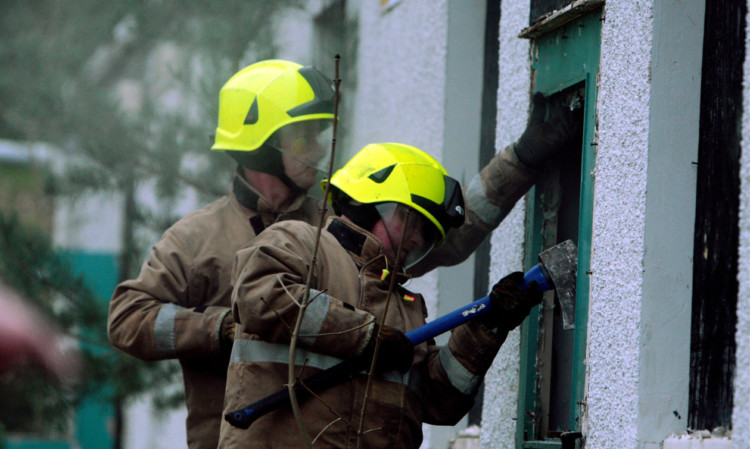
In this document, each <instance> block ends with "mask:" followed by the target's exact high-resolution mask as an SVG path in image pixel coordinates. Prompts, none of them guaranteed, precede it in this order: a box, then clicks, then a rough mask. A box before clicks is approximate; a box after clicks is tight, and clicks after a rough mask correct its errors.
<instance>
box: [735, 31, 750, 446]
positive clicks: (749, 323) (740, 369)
mask: <svg viewBox="0 0 750 449" xmlns="http://www.w3.org/2000/svg"><path fill="white" fill-rule="evenodd" d="M747 21H748V23H750V18H748V19H747ZM745 39H746V42H750V31H747V28H746V37H745ZM743 67H744V70H743V71H744V79H743V99H742V107H743V110H744V111H745V113H744V114H743V116H742V141H741V145H742V155H741V158H740V186H741V191H740V192H741V193H740V222H739V226H740V248H739V270H738V277H739V291H738V294H737V339H736V341H737V357H736V359H737V370H736V372H735V381H734V412H733V414H732V424H733V426H734V428H733V429H732V430H733V433H732V439H733V441H734V448H735V449H748V448H750V143H749V142H748V138H750V114H748V111H750V78H748V74H750V45H748V44H746V45H745V64H744V66H743Z"/></svg>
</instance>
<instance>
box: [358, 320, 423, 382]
mask: <svg viewBox="0 0 750 449" xmlns="http://www.w3.org/2000/svg"><path fill="white" fill-rule="evenodd" d="M378 332H379V333H380V350H379V351H378V361H377V364H376V365H375V370H376V371H378V372H380V373H383V372H387V371H392V370H399V371H401V372H402V373H405V372H407V371H409V369H410V368H411V364H412V361H413V360H414V345H413V344H412V343H411V341H410V340H409V338H407V336H406V335H405V334H404V333H403V332H401V331H400V330H398V329H396V328H394V327H391V326H383V329H382V331H381V330H380V326H379V325H378V324H377V323H376V324H375V328H374V329H373V331H372V337H371V338H370V341H369V342H368V343H367V346H366V347H365V350H364V351H362V355H361V356H360V359H361V360H362V363H364V364H365V365H366V366H367V367H368V368H369V366H370V365H369V364H370V363H371V362H372V357H373V355H374V354H375V344H376V340H377V336H378Z"/></svg>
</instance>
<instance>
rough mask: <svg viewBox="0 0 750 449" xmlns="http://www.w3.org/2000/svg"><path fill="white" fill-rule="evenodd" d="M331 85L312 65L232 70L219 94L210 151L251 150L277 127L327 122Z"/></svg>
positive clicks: (278, 63)
mask: <svg viewBox="0 0 750 449" xmlns="http://www.w3.org/2000/svg"><path fill="white" fill-rule="evenodd" d="M333 97H334V91H333V83H332V82H331V81H330V80H328V78H326V76H325V75H323V74H322V73H321V72H319V71H318V70H317V69H315V68H313V67H302V66H301V65H299V64H296V63H294V62H290V61H283V60H279V59H272V60H267V61H261V62H258V63H255V64H252V65H250V66H248V67H246V68H244V69H242V70H240V71H239V72H237V73H236V74H235V75H234V76H233V77H232V78H230V79H229V81H227V83H226V84H225V85H224V87H222V89H221V92H220V94H219V123H218V127H217V128H216V138H215V141H214V145H213V146H212V147H211V149H212V150H231V151H255V150H257V149H259V148H260V147H261V146H262V145H263V143H265V142H266V140H268V138H269V137H270V136H271V135H272V134H273V133H274V132H276V130H278V129H279V128H281V127H283V126H285V125H288V124H290V123H295V122H301V121H305V120H332V119H333Z"/></svg>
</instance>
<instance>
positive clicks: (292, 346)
mask: <svg viewBox="0 0 750 449" xmlns="http://www.w3.org/2000/svg"><path fill="white" fill-rule="evenodd" d="M340 59H341V58H340V56H339V55H336V58H335V60H336V73H335V76H334V80H333V84H334V97H333V138H332V139H331V155H330V159H329V161H328V179H331V174H332V172H333V161H334V160H335V158H336V130H337V128H338V118H339V85H340V84H341V80H340V79H339V60H340ZM330 184H331V183H330V182H329V183H326V188H325V192H324V193H323V205H322V208H321V211H320V221H319V223H318V232H317V235H316V236H315V247H314V248H313V256H312V260H311V261H310V269H309V271H308V272H307V280H306V282H305V294H304V295H303V296H302V305H301V306H300V308H299V311H298V313H297V322H296V323H295V325H294V331H293V332H292V339H291V341H290V342H289V366H288V373H287V375H288V378H289V386H288V389H289V402H290V403H291V406H292V412H293V413H294V418H295V420H296V421H297V427H298V428H299V431H300V436H301V437H302V440H303V441H304V443H305V446H306V447H307V448H308V449H312V444H313V443H312V440H311V439H310V434H309V432H308V431H307V427H306V426H305V423H304V421H303V420H302V413H301V412H300V409H299V402H298V401H297V395H296V394H295V391H294V382H295V377H294V352H295V350H296V348H297V340H298V338H299V329H300V325H301V323H302V317H303V316H304V315H305V311H306V310H307V306H308V304H309V303H310V301H309V299H308V297H309V296H310V282H311V281H312V277H313V272H314V271H315V262H316V260H317V254H318V247H319V246H320V234H321V233H322V231H323V225H324V224H325V219H326V215H327V212H328V207H327V204H328V202H327V200H328V195H329V190H330Z"/></svg>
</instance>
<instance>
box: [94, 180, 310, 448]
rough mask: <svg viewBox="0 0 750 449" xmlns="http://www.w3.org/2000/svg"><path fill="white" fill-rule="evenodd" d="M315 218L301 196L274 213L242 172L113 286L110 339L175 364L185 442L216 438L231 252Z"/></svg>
mask: <svg viewBox="0 0 750 449" xmlns="http://www.w3.org/2000/svg"><path fill="white" fill-rule="evenodd" d="M289 218H293V219H298V220H316V222H317V220H319V211H318V203H317V202H316V201H315V200H314V199H312V198H309V197H305V196H301V197H300V198H297V200H296V201H295V202H294V203H293V204H292V205H291V207H290V208H289V210H288V212H287V213H285V214H282V215H281V216H276V215H275V214H273V213H271V212H269V207H268V206H267V205H266V203H265V201H264V200H263V199H261V198H259V196H258V195H257V194H256V193H255V192H254V191H253V190H252V189H251V188H250V187H249V185H247V184H246V183H245V182H243V181H242V180H241V178H239V177H236V178H235V182H234V188H233V192H232V194H230V195H226V196H224V197H222V198H220V199H219V200H217V201H214V202H213V203H211V204H209V205H207V206H205V207H204V208H202V209H200V210H197V211H195V212H193V213H191V214H189V215H187V216H185V217H184V218H182V219H181V220H179V221H178V222H177V223H175V224H174V225H173V226H172V227H170V228H169V229H168V230H167V231H166V232H165V233H164V235H163V237H162V238H161V240H159V242H158V243H156V245H155V246H154V247H153V249H152V251H151V255H150V257H149V258H148V260H147V261H146V262H145V263H144V264H143V267H142V268H141V272H140V275H139V276H138V277H137V278H136V279H132V280H128V281H125V282H123V283H121V284H120V285H118V286H117V288H116V290H115V292H114V294H113V296H112V299H111V302H110V307H109V339H110V341H111V342H112V344H113V345H114V346H116V347H117V348H119V349H121V350H123V351H125V352H127V353H128V354H131V355H133V356H135V357H138V358H141V359H144V360H163V359H174V358H177V359H179V361H180V364H181V365H182V372H183V380H184V385H185V398H186V402H187V410H188V416H187V440H188V447H190V449H213V448H215V447H216V444H217V441H218V438H219V421H220V419H221V410H222V401H223V399H224V386H225V379H226V368H227V363H228V360H229V351H228V350H224V351H222V349H221V347H220V344H219V343H220V340H219V330H220V326H221V322H222V320H223V319H224V316H225V315H226V314H228V313H229V311H230V309H229V306H230V295H231V291H232V284H231V282H230V279H231V269H232V261H233V260H234V254H235V252H236V251H237V250H238V249H240V248H242V247H243V246H245V245H247V243H248V242H249V241H250V240H252V238H253V237H255V234H256V232H260V231H261V230H262V229H263V228H264V227H265V226H267V225H270V224H271V223H272V222H274V221H276V220H279V219H289Z"/></svg>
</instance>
